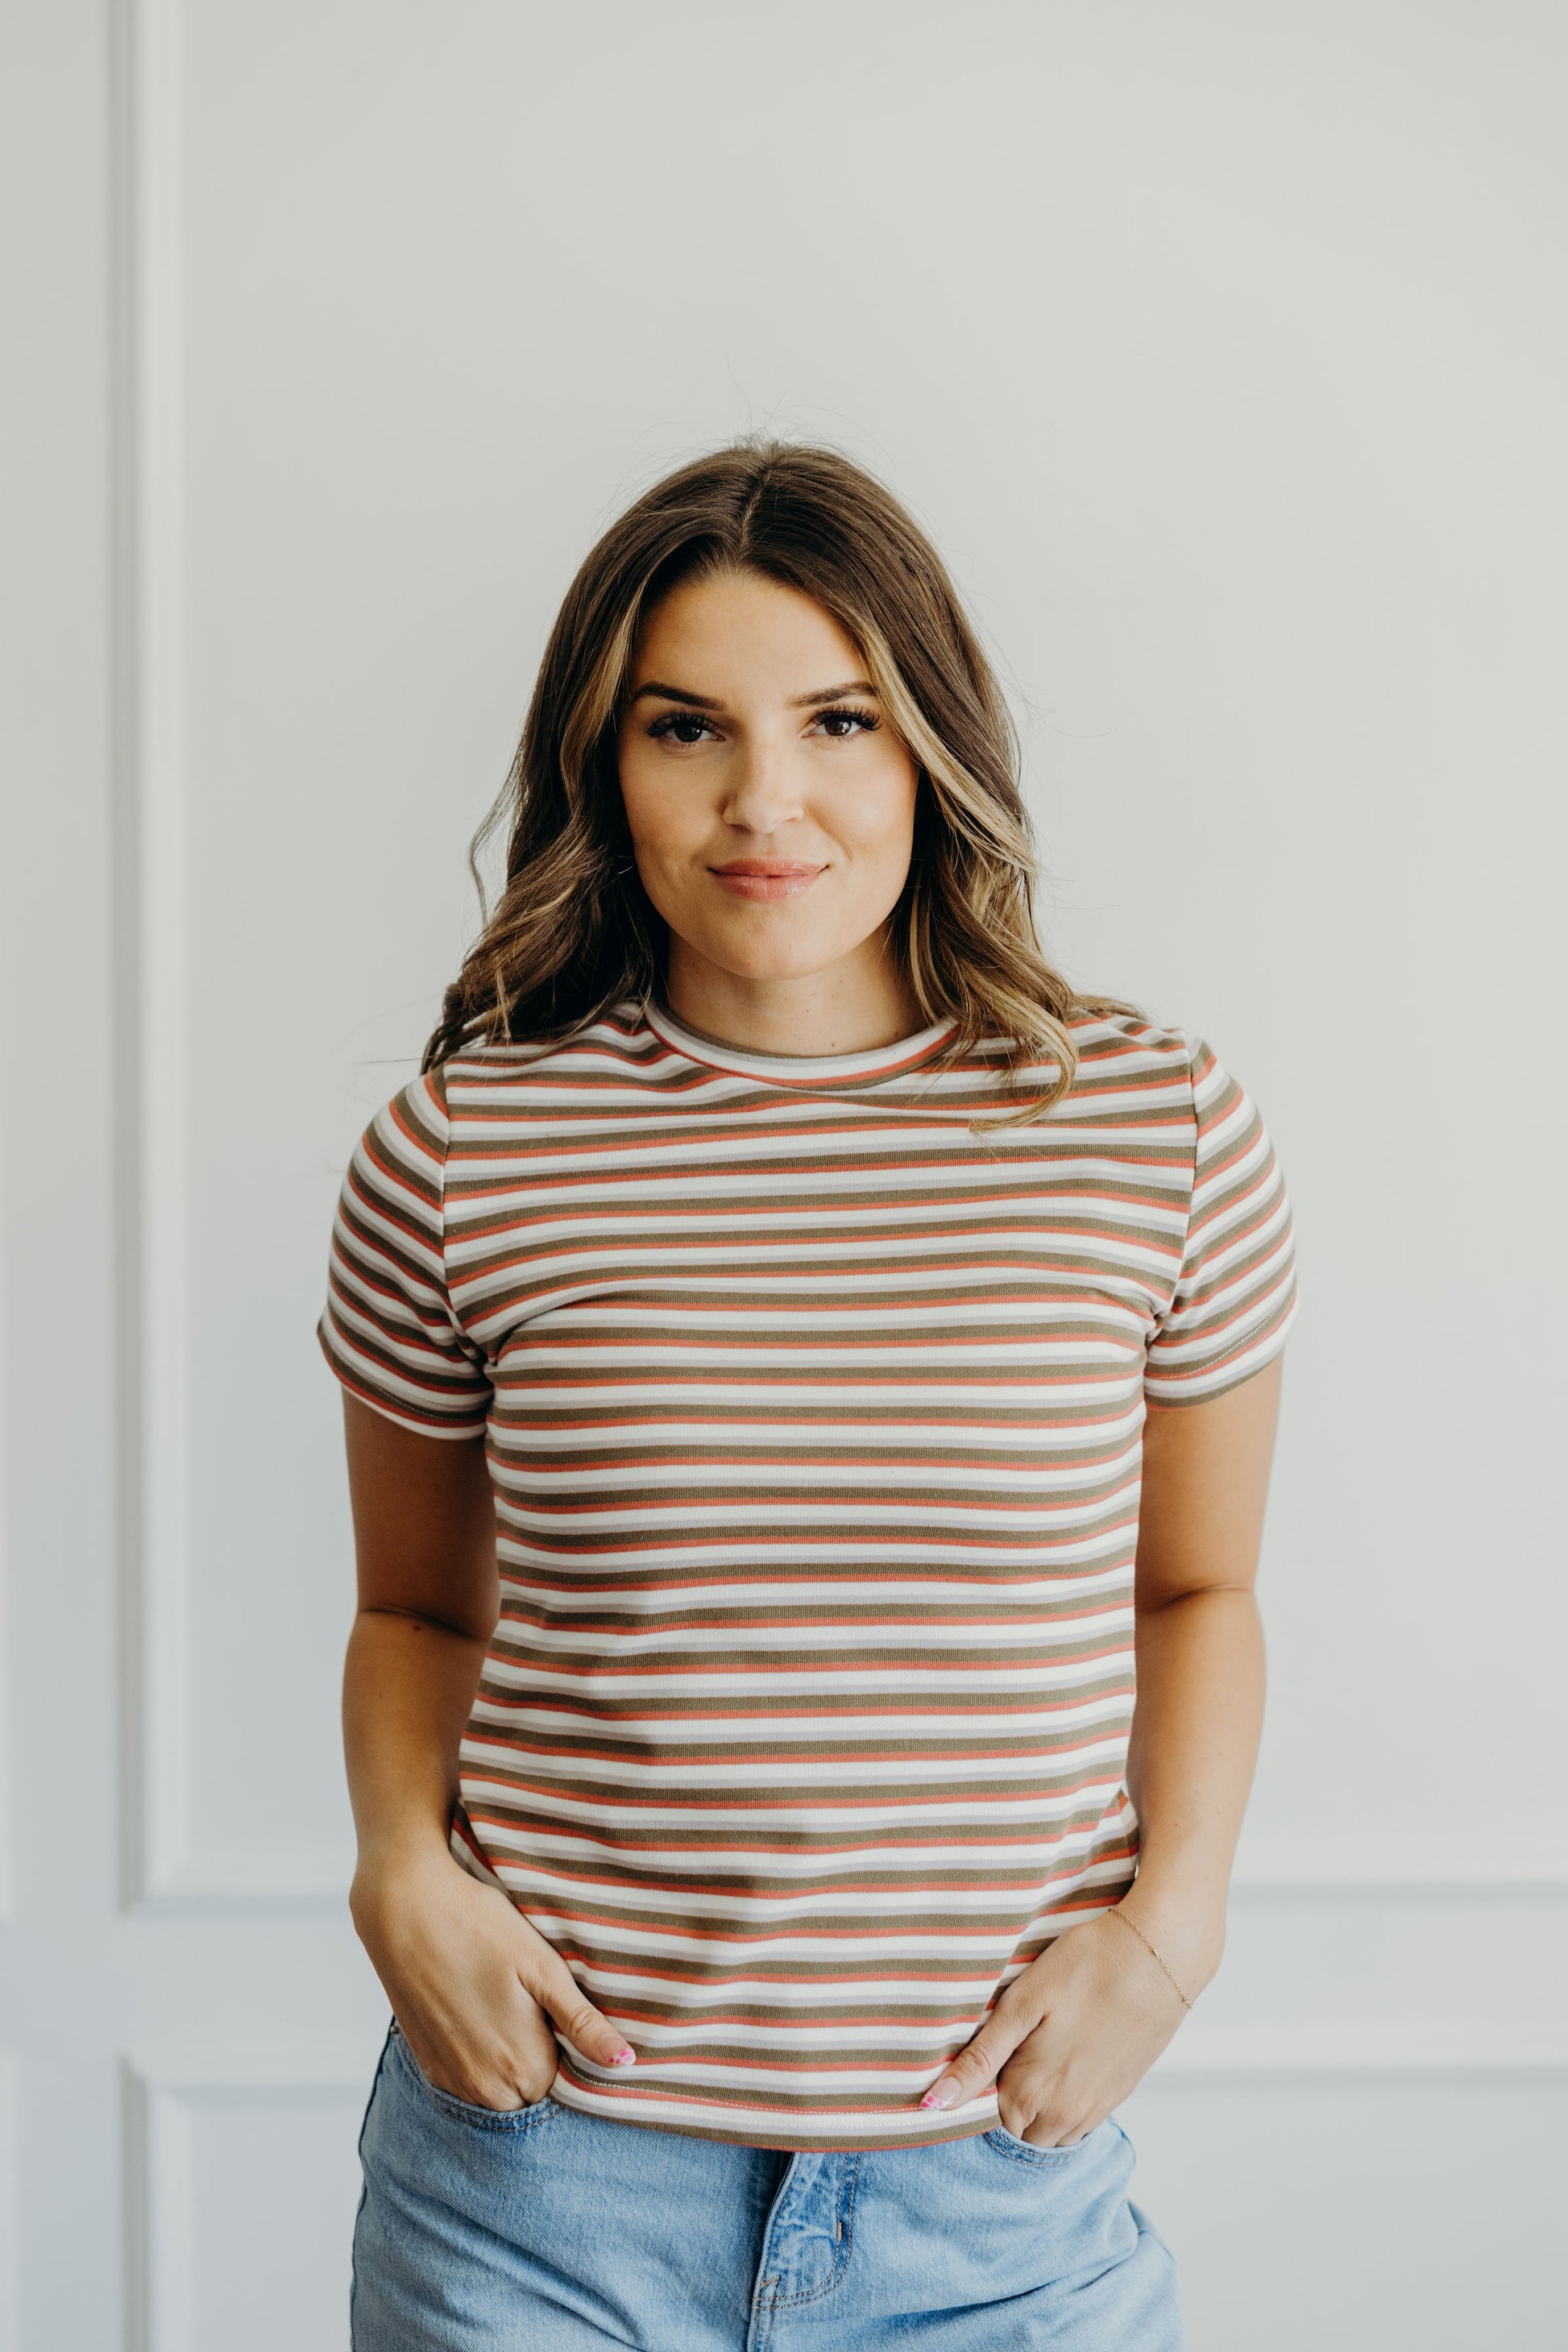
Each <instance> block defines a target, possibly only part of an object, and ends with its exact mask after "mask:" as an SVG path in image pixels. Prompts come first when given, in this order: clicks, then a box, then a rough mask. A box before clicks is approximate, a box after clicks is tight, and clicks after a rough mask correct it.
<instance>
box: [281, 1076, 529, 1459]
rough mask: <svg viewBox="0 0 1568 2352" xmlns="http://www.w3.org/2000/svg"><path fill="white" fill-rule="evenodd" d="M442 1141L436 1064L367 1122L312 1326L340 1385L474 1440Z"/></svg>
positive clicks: (477, 1425)
mask: <svg viewBox="0 0 1568 2352" xmlns="http://www.w3.org/2000/svg"><path fill="white" fill-rule="evenodd" d="M446 1164H447V1105H446V1096H445V1088H444V1086H443V1083H442V1076H441V1073H440V1071H438V1070H437V1071H432V1072H430V1073H428V1074H427V1075H426V1076H424V1077H420V1078H416V1079H415V1081H414V1082H413V1084H412V1085H411V1086H407V1087H405V1088H404V1089H403V1092H402V1093H401V1094H400V1095H396V1096H395V1097H394V1098H393V1100H392V1101H391V1102H389V1103H388V1104H387V1106H386V1108H385V1109H384V1110H382V1111H378V1112H377V1114H376V1116H375V1118H373V1119H372V1121H371V1123H370V1125H369V1126H368V1127H367V1128H366V1129H365V1131H364V1134H363V1137H362V1138H361V1139H360V1142H359V1143H358V1145H357V1146H356V1147H355V1150H354V1154H353V1159H352V1160H350V1162H349V1169H348V1173H347V1175H346V1176H345V1177H344V1179H343V1184H342V1192H341V1193H340V1194H339V1196H338V1210H337V1215H336V1216H335V1218H334V1219H333V1221H332V1245H331V1262H330V1265H329V1269H328V1289H327V1307H326V1312H325V1313H324V1314H323V1316H322V1317H321V1321H320V1323H319V1324H318V1325H317V1327H316V1328H317V1336H318V1338H319V1339H320V1340H321V1348H322V1351H323V1352H324V1354H325V1356H326V1359H327V1361H328V1363H329V1364H330V1365H331V1368H332V1370H333V1371H334V1372H335V1373H336V1374H337V1376H338V1378H339V1380H340V1381H342V1384H343V1386H344V1387H345V1388H346V1389H350V1390H352V1391H353V1394H354V1395H355V1396H357V1397H361V1398H363V1401H364V1402H365V1403H366V1404H369V1405H374V1407H375V1409H376V1411H377V1412H384V1413H385V1414H386V1415H387V1417H388V1419H389V1420H392V1421H397V1422H401V1423H403V1425H404V1426H405V1428H407V1429H414V1430H417V1431H419V1432H420V1433H421V1434H422V1435H424V1436H426V1437H475V1436H478V1435H479V1434H480V1433H482V1432H483V1430H484V1426H485V1417H486V1414H487V1412H488V1411H489V1401H490V1384H489V1380H488V1379H487V1377H486V1375H485V1370H484V1355H483V1351H482V1349H480V1348H479V1347H478V1346H477V1344H476V1343H475V1342H474V1341H473V1340H471V1339H468V1337H467V1336H466V1334H465V1333H464V1332H463V1330H462V1328H461V1327H460V1326H459V1324H458V1318H457V1317H456V1315H455V1314H454V1312H453V1310H452V1302H451V1299H450V1297H449V1296H448V1294H447V1266H446V1253H445V1250H444V1248H443V1234H444V1216H443V1188H444V1181H445V1174H446Z"/></svg>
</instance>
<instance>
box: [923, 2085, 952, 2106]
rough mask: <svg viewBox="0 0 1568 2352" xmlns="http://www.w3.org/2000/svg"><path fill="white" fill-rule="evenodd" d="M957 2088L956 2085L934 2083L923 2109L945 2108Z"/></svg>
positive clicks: (925, 2099) (925, 2098)
mask: <svg viewBox="0 0 1568 2352" xmlns="http://www.w3.org/2000/svg"><path fill="white" fill-rule="evenodd" d="M957 2088H958V2085H957V2084H956V2083H933V2084H931V2089H930V2090H929V2091H928V2092H927V2093H926V2095H925V2097H924V2098H923V2099H922V2100H921V2106H922V2107H945V2106H946V2105H948V2103H949V2101H950V2100H951V2099H952V2095H953V2093H954V2092H955V2091H956V2090H957Z"/></svg>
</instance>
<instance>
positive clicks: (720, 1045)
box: [642, 998, 958, 1092]
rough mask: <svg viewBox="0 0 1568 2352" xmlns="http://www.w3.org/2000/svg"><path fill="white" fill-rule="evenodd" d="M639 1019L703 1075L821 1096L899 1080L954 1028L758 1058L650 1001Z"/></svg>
mask: <svg viewBox="0 0 1568 2352" xmlns="http://www.w3.org/2000/svg"><path fill="white" fill-rule="evenodd" d="M642 1013H643V1018H644V1020H645V1021H646V1022H647V1025H648V1027H649V1028H650V1029H651V1030H652V1031H653V1033H654V1034H655V1036H656V1037H658V1038H659V1039H660V1040H661V1041H662V1042H663V1043H664V1044H665V1045H669V1046H673V1048H674V1049H675V1051H676V1052H677V1053H678V1054H683V1055H685V1056H686V1058H687V1060H688V1061H691V1062H696V1063H698V1064H699V1065H700V1066H701V1067H703V1068H705V1069H710V1070H721V1071H723V1072H724V1073H725V1074H726V1075H727V1076H732V1077H742V1078H762V1079H764V1080H766V1082H767V1083H768V1084H769V1085H770V1086H775V1087H803V1088H805V1089H808V1090H810V1091H812V1092H820V1091H821V1090H822V1089H823V1088H824V1087H830V1088H857V1087H868V1086H876V1085H879V1084H882V1083H885V1082H886V1081H888V1080H889V1079H892V1078H901V1077H903V1076H905V1075H906V1073H907V1072H909V1071H910V1070H918V1069H920V1068H921V1067H922V1066H923V1065H924V1064H925V1063H927V1062H929V1061H931V1059H932V1057H933V1056H934V1055H937V1054H939V1053H940V1052H941V1050H942V1047H943V1045H946V1044H947V1043H948V1041H949V1040H950V1038H951V1037H952V1034H953V1033H954V1031H955V1030H956V1029H957V1027H958V1024H957V1022H956V1021H952V1020H948V1021H938V1022H936V1023H934V1024H932V1026H931V1028H929V1029H920V1030H917V1031H916V1032H915V1033H914V1034H913V1035H912V1036H909V1037H897V1038H895V1039H894V1040H893V1042H892V1044H891V1045H876V1046H873V1047H872V1048H871V1049H870V1050H869V1051H868V1052H866V1053H860V1054H760V1053H755V1052H753V1051H752V1049H751V1047H749V1046H746V1045H731V1043H730V1042H729V1040H728V1039H727V1038H724V1037H712V1036H710V1035H709V1034H708V1032H707V1031H706V1030H705V1029H694V1028H692V1027H691V1025H690V1024H689V1023H688V1022H685V1021H681V1020H679V1019H678V1018H677V1016H676V1015H675V1014H674V1013H672V1012H671V1011H670V1009H669V1007H668V1005H667V1004H663V1003H656V1002H655V1001H654V1000H653V999H651V998H650V999H649V1000H648V1002H647V1003H645V1004H644V1006H643V1008H642Z"/></svg>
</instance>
